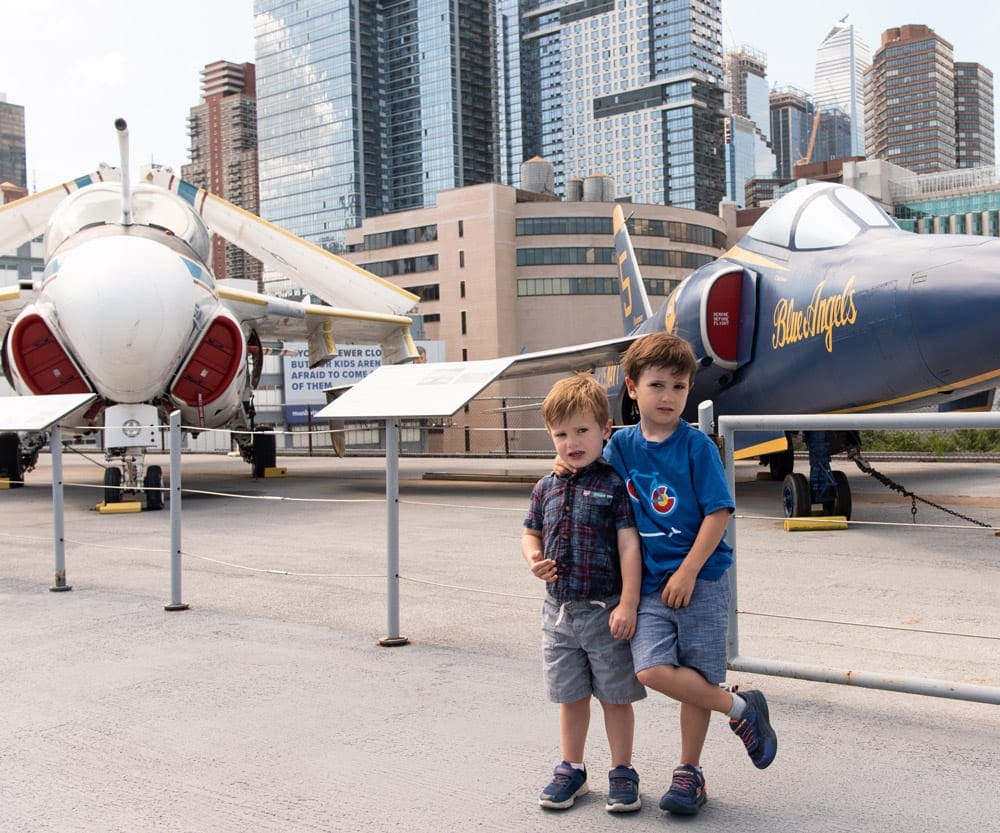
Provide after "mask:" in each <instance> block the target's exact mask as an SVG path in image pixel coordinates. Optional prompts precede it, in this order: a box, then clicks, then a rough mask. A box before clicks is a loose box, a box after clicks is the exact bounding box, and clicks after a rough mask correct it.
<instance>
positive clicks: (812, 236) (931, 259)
mask: <svg viewBox="0 0 1000 833" xmlns="http://www.w3.org/2000/svg"><path fill="white" fill-rule="evenodd" d="M614 216H615V222H614V225H615V248H616V253H617V255H618V262H619V268H620V277H621V288H622V310H623V315H624V316H625V317H626V318H627V320H628V322H629V324H630V325H631V326H632V335H641V334H644V333H649V332H658V331H664V330H665V331H668V332H672V333H675V334H677V335H679V336H681V337H683V338H684V339H686V340H687V341H688V342H690V343H691V345H692V347H693V348H694V351H695V355H696V356H697V357H698V359H699V363H700V368H699V371H698V373H697V375H696V378H695V382H694V387H693V389H692V391H691V395H690V396H689V399H688V403H689V404H688V409H689V412H688V413H685V418H686V419H689V420H694V419H696V417H697V412H696V409H697V406H698V403H700V402H702V401H704V400H711V401H712V402H713V403H714V412H715V414H716V416H719V415H723V414H797V413H799V414H804V413H862V412H871V411H892V410H912V409H915V408H919V407H925V406H939V407H941V408H946V409H948V410H957V409H970V410H972V409H985V408H988V407H989V406H990V404H991V402H992V394H993V390H994V388H995V387H996V385H997V379H998V377H1000V327H998V326H997V323H996V318H997V312H998V308H1000V292H998V289H1000V284H998V281H1000V274H998V272H1000V240H997V239H996V238H991V237H977V236H969V235H918V234H912V233H910V232H906V231H903V230H902V229H900V228H899V227H898V226H897V225H896V224H895V222H894V221H893V220H892V219H891V218H890V217H889V216H888V215H887V214H886V213H885V212H884V211H883V210H882V209H881V208H879V207H878V206H877V205H876V204H875V203H874V202H873V201H872V200H870V199H869V198H868V197H866V196H865V195H864V194H862V193H860V192H859V191H856V190H854V189H852V188H849V187H846V186H843V185H836V184H829V183H816V184H811V185H807V186H803V187H800V188H797V189H795V190H794V191H792V192H790V193H789V194H788V195H786V196H784V197H783V198H781V199H780V200H779V201H777V202H776V203H775V204H774V205H773V206H772V207H771V208H769V209H768V210H767V211H766V212H765V213H764V214H763V215H762V216H761V218H760V219H759V220H758V221H757V223H756V224H755V225H754V226H752V227H751V228H750V230H749V231H748V232H747V234H746V235H745V236H744V237H743V238H742V239H741V240H740V241H739V243H738V244H737V245H735V246H734V247H732V248H731V249H730V250H729V251H727V252H726V253H725V254H724V255H723V256H722V257H720V258H719V259H717V260H715V261H713V262H712V263H709V264H706V265H705V266H703V267H701V268H700V269H698V270H697V271H695V272H694V273H692V274H691V275H690V276H688V277H687V278H686V279H685V280H684V281H683V282H682V283H681V284H680V286H678V287H677V289H676V290H674V292H673V293H672V294H671V295H670V297H669V298H668V299H667V300H666V302H665V303H664V304H663V306H662V307H661V308H660V309H659V310H658V311H657V312H656V313H655V314H652V313H651V312H650V310H649V304H648V301H645V293H644V291H643V290H642V289H641V277H640V276H639V271H638V264H637V261H636V258H635V254H634V252H633V251H632V247H631V243H630V241H629V238H628V230H627V228H626V225H625V221H624V218H623V215H622V212H621V209H620V208H619V207H617V206H616V207H615V210H614ZM602 375H604V376H605V378H606V379H607V381H608V383H609V395H610V396H611V397H612V402H613V403H617V405H618V410H619V413H618V414H617V415H618V416H620V417H621V419H622V421H623V422H626V423H632V422H635V421H637V415H636V414H635V413H634V412H633V408H632V403H631V401H630V400H629V399H628V395H627V393H626V392H625V390H624V385H622V384H621V380H620V373H619V372H618V368H617V367H611V368H608V369H606V370H604V371H602ZM741 438H742V440H741ZM736 439H737V442H739V443H740V445H741V447H740V448H739V449H737V451H736V455H737V457H738V458H748V457H757V456H759V457H761V459H762V462H765V463H767V464H769V466H770V470H771V474H772V476H774V477H776V479H782V480H783V499H784V505H785V514H786V515H787V516H790V517H791V516H797V515H808V514H810V512H811V507H812V504H822V506H823V507H824V510H825V511H826V512H827V514H845V515H847V516H848V517H849V516H850V510H851V499H850V487H849V485H848V482H847V478H846V476H845V475H844V474H843V473H842V472H839V471H833V470H831V467H830V457H831V454H836V453H838V452H840V451H843V450H845V449H849V448H851V447H852V446H857V445H859V439H858V436H857V434H856V433H855V432H825V431H812V432H806V433H805V435H804V441H805V443H806V445H807V447H808V450H809V462H810V476H809V478H808V480H807V479H806V478H805V477H804V476H802V475H798V474H795V473H793V471H792V468H793V460H794V458H793V454H792V450H791V444H790V441H789V440H790V438H789V437H786V436H782V435H774V434H772V435H761V434H757V435H753V436H752V435H750V434H749V433H747V434H743V433H738V434H737V436H736Z"/></svg>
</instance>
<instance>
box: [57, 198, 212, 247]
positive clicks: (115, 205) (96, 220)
mask: <svg viewBox="0 0 1000 833" xmlns="http://www.w3.org/2000/svg"><path fill="white" fill-rule="evenodd" d="M121 221H122V189H121V185H120V184H119V183H114V182H96V183H94V184H93V185H88V186H86V187H85V188H81V189H80V190H79V191H74V192H73V193H72V194H70V195H69V196H67V197H66V198H65V199H64V200H63V201H62V202H61V203H60V204H59V207H58V208H57V209H56V211H55V212H54V213H53V214H52V219H51V220H50V221H49V226H48V229H47V230H46V232H45V259H46V260H49V259H50V258H51V257H52V255H53V254H54V253H55V251H56V250H57V249H58V248H59V247H60V246H61V245H62V244H63V243H64V242H66V240H67V239H68V238H69V237H71V236H73V235H74V234H76V233H77V232H79V231H82V230H83V229H87V228H91V227H95V226H103V225H115V226H120V225H121ZM132 223H133V225H137V226H149V227H152V228H157V229H163V230H166V231H169V232H170V233H171V234H173V235H174V236H176V237H178V238H179V239H181V240H183V241H184V242H185V243H187V244H188V246H190V247H191V250H192V251H193V252H194V254H195V255H197V257H198V258H199V259H200V260H201V261H202V263H205V264H207V263H208V262H209V255H210V252H211V247H210V240H209V234H208V230H207V229H206V228H205V224H204V223H203V222H202V220H201V218H200V217H199V216H198V215H197V214H196V213H195V212H194V210H193V209H192V208H191V206H190V205H188V204H187V203H186V202H184V200H182V199H181V198H180V197H178V196H177V195H176V194H173V193H171V192H169V191H164V190H163V189H162V188H157V187H155V186H153V185H148V184H146V183H144V182H139V183H136V184H134V185H133V186H132Z"/></svg>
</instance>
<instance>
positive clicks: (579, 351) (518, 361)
mask: <svg viewBox="0 0 1000 833" xmlns="http://www.w3.org/2000/svg"><path fill="white" fill-rule="evenodd" d="M639 337H640V336H639V335H628V336H622V337H621V338H613V339H609V340H608V341H592V342H590V343H588V344H575V345H572V346H570V347H559V348H556V349H554V350H542V351H540V352H537V353H522V354H521V355H519V356H511V357H510V358H511V359H512V362H511V364H510V366H509V367H507V368H506V369H505V370H504V371H503V372H501V373H500V374H498V375H497V377H496V378H498V379H515V378H518V377H521V376H538V375H541V374H545V373H574V372H584V371H591V370H595V369H596V368H598V367H604V366H605V365H611V364H618V362H619V360H620V359H621V357H622V353H624V352H625V351H626V350H627V349H628V346H629V345H630V344H631V343H632V342H633V341H635V340H636V339H637V338H639ZM466 364H470V362H466Z"/></svg>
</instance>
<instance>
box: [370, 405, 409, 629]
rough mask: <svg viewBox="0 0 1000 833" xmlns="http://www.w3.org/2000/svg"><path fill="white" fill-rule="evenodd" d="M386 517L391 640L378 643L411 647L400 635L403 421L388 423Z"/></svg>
mask: <svg viewBox="0 0 1000 833" xmlns="http://www.w3.org/2000/svg"><path fill="white" fill-rule="evenodd" d="M385 513H386V529H387V533H386V580H387V588H386V589H387V591H388V592H387V594H386V595H387V600H386V605H387V617H388V625H389V634H388V636H385V637H383V638H382V639H380V640H379V641H378V644H379V645H381V646H382V647H384V648H398V647H399V646H400V645H408V644H409V643H410V640H409V639H407V638H406V637H405V636H400V635H399V420H398V419H387V420H386V421H385Z"/></svg>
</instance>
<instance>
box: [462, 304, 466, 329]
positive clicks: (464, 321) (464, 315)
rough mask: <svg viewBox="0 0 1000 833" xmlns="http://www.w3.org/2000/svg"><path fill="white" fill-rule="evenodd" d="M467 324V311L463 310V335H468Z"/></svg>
mask: <svg viewBox="0 0 1000 833" xmlns="http://www.w3.org/2000/svg"><path fill="white" fill-rule="evenodd" d="M466 323H467V318H466V314H465V310H462V335H465V334H466Z"/></svg>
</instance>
